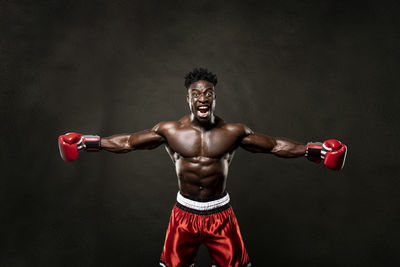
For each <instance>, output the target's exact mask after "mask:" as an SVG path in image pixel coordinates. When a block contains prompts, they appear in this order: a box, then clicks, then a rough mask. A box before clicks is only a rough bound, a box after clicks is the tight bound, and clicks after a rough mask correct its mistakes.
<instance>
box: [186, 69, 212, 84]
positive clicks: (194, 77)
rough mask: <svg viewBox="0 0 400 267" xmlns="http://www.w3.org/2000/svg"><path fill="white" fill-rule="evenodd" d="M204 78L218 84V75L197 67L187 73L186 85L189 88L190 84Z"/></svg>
mask: <svg viewBox="0 0 400 267" xmlns="http://www.w3.org/2000/svg"><path fill="white" fill-rule="evenodd" d="M200 80H204V81H207V82H210V83H212V84H213V85H214V86H215V85H217V82H218V80H217V75H215V74H214V73H212V72H209V71H208V70H207V69H205V68H195V69H193V70H192V71H191V72H189V73H188V74H186V75H185V87H186V88H189V86H190V85H191V84H192V83H194V82H197V81H200Z"/></svg>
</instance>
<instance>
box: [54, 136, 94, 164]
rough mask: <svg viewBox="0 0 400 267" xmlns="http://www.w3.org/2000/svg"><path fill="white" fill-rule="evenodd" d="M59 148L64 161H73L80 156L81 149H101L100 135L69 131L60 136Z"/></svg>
mask: <svg viewBox="0 0 400 267" xmlns="http://www.w3.org/2000/svg"><path fill="white" fill-rule="evenodd" d="M58 148H59V149H60V155H61V158H62V159H63V160H64V161H73V160H76V159H77V158H78V154H79V150H82V149H85V150H86V151H99V150H100V149H101V146H100V136H97V135H82V134H78V133H67V134H64V135H60V136H59V137H58Z"/></svg>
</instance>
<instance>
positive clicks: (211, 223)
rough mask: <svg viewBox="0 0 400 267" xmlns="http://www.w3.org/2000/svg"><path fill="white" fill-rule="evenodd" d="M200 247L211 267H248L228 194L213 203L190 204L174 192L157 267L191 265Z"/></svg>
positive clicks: (188, 200) (246, 256)
mask: <svg viewBox="0 0 400 267" xmlns="http://www.w3.org/2000/svg"><path fill="white" fill-rule="evenodd" d="M201 244H204V245H205V246H206V247H207V249H208V251H209V253H210V256H211V262H212V264H213V266H219V267H226V266H235V267H239V266H251V264H250V262H249V256H248V255H247V252H246V249H245V247H244V243H243V240H242V236H241V234H240V229H239V225H238V223H237V220H236V216H235V213H234V212H233V209H232V207H231V206H230V204H229V195H228V194H227V193H226V194H225V195H224V196H223V197H221V198H219V199H216V200H208V201H205V202H204V201H202V202H199V201H194V200H192V199H188V198H187V197H183V196H182V195H181V194H180V193H178V198H177V203H176V205H175V206H174V208H173V209H172V213H171V218H170V221H169V225H168V229H167V233H166V237H165V243H164V248H163V252H162V254H161V262H160V266H164V267H165V266H167V267H178V266H179V267H181V266H184V267H188V266H194V265H191V264H194V262H195V260H196V255H197V251H198V248H199V247H200V245H201Z"/></svg>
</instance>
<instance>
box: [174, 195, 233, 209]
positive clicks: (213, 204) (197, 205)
mask: <svg viewBox="0 0 400 267" xmlns="http://www.w3.org/2000/svg"><path fill="white" fill-rule="evenodd" d="M229 200H230V199H229V194H228V193H226V195H225V196H224V197H222V198H220V199H217V200H212V201H207V202H199V201H194V200H191V199H188V198H186V197H184V196H183V195H182V194H181V192H178V194H177V196H176V201H177V202H178V203H179V204H181V205H182V206H185V207H187V208H190V209H193V210H198V211H206V210H213V209H216V208H219V207H222V206H224V205H226V204H228V203H229Z"/></svg>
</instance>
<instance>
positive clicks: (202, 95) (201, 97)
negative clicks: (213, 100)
mask: <svg viewBox="0 0 400 267" xmlns="http://www.w3.org/2000/svg"><path fill="white" fill-rule="evenodd" d="M199 102H201V103H207V102H208V98H207V97H205V96H204V94H201V95H200V97H199Z"/></svg>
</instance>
